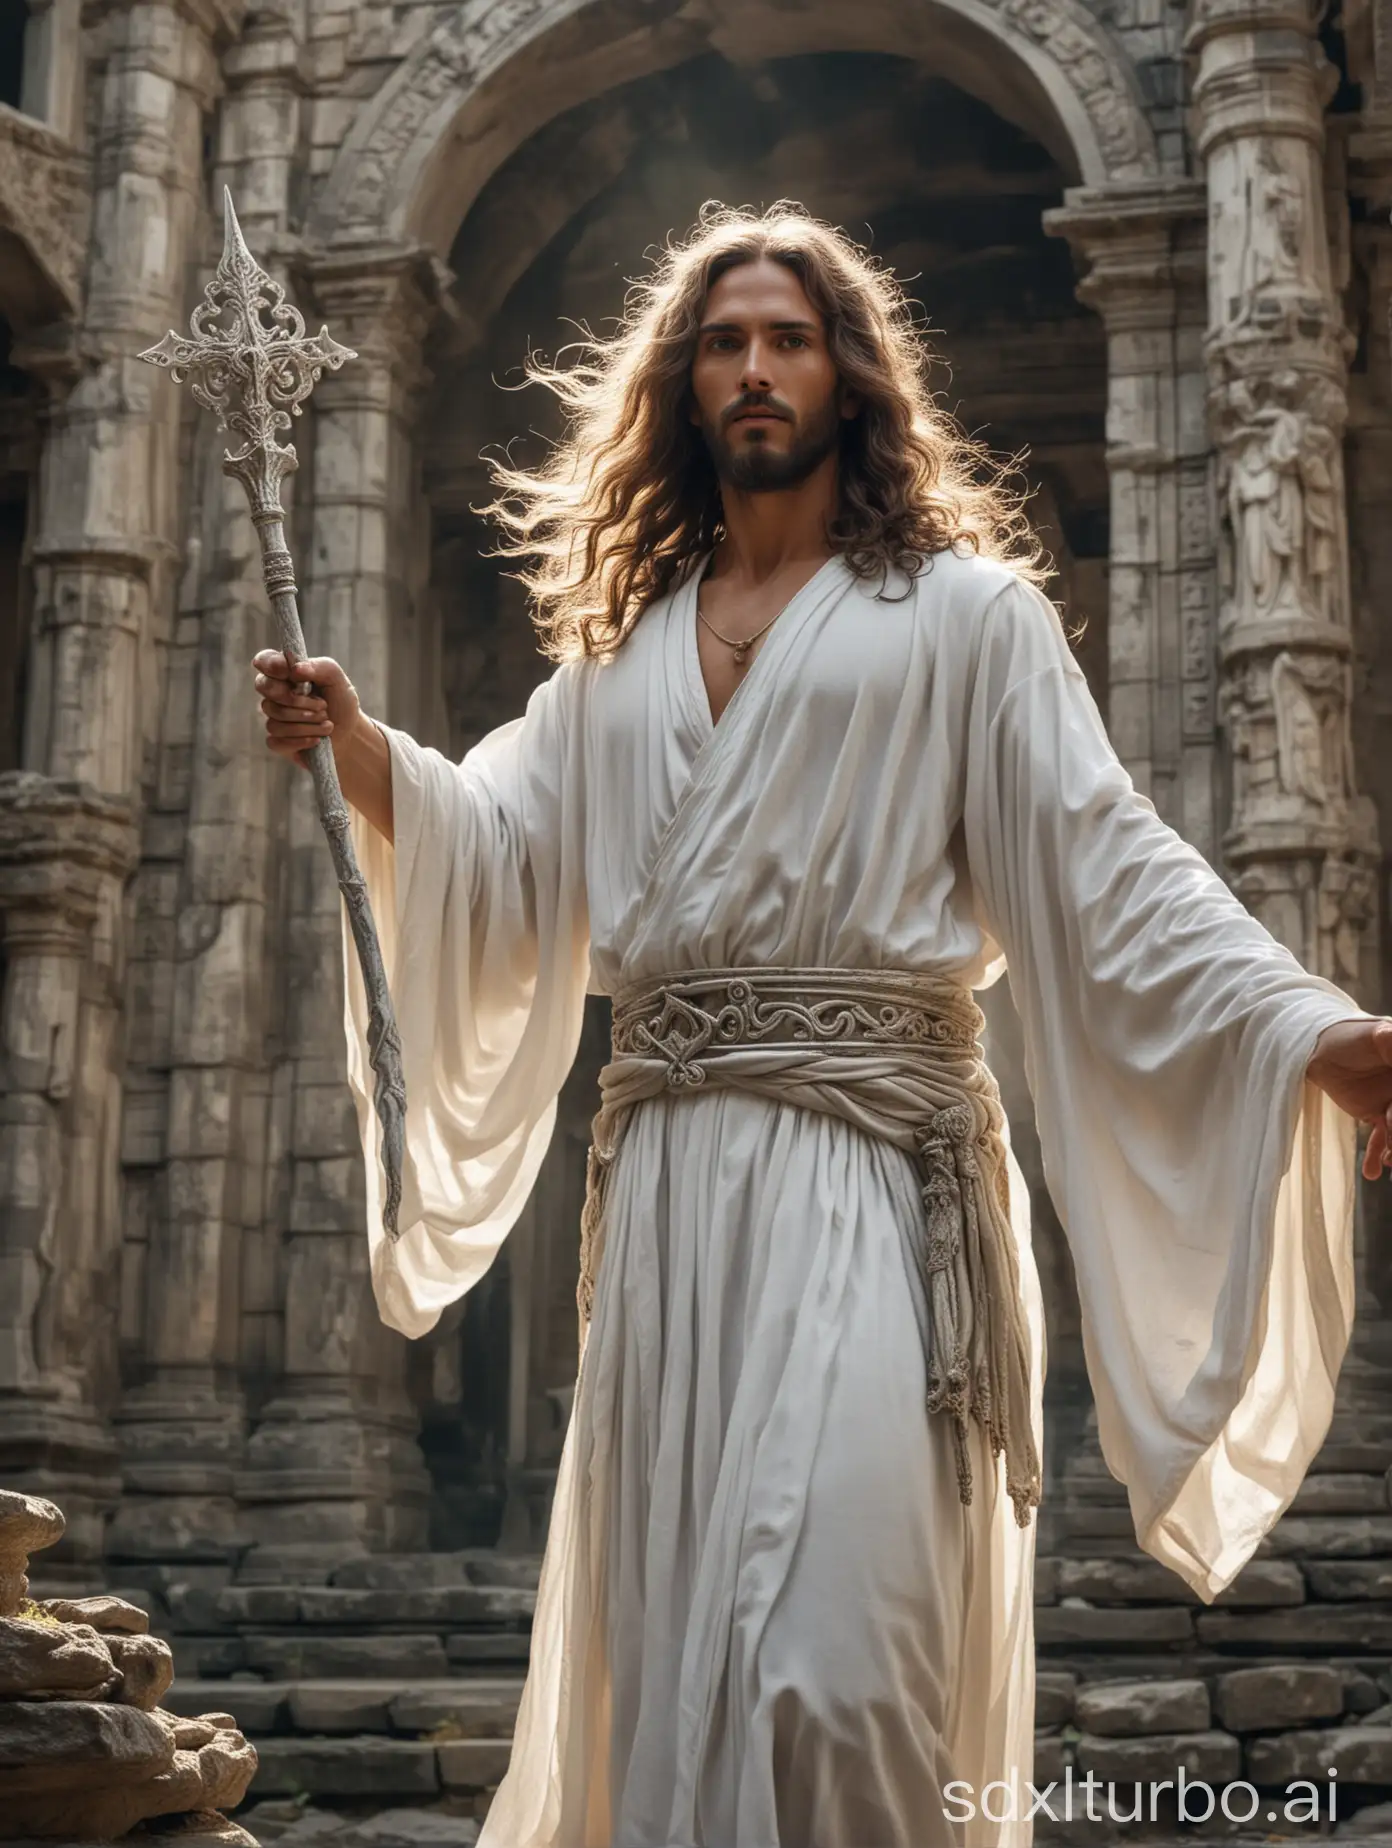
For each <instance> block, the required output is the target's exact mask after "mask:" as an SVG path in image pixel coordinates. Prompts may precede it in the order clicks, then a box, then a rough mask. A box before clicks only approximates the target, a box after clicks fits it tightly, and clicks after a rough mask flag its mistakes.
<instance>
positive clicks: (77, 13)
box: [19, 0, 84, 147]
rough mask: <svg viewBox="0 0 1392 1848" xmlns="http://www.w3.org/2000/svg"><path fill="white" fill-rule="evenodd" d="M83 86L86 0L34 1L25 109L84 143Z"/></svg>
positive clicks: (66, 136) (23, 93)
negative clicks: (84, 10)
mask: <svg viewBox="0 0 1392 1848" xmlns="http://www.w3.org/2000/svg"><path fill="white" fill-rule="evenodd" d="M83 87H84V86H83V47H82V0H29V22H28V24H27V25H26V27H25V29H24V74H23V77H22V79H21V84H20V97H19V106H20V108H21V109H22V110H23V112H24V114H25V115H31V116H35V117H37V119H38V120H39V121H40V122H46V123H47V124H48V126H49V127H50V128H51V129H52V130H53V131H54V133H55V134H59V135H61V136H62V137H63V139H64V140H65V141H70V142H72V144H73V146H74V147H80V146H81V144H82V142H83V140H84V135H83V125H82V109H83V101H84V97H83Z"/></svg>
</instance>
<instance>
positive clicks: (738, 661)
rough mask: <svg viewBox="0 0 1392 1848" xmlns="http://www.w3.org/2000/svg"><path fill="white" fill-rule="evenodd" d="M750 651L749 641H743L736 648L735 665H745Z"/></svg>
mask: <svg viewBox="0 0 1392 1848" xmlns="http://www.w3.org/2000/svg"><path fill="white" fill-rule="evenodd" d="M748 653H749V643H748V642H741V643H740V644H739V646H738V647H737V648H736V649H735V666H736V667H743V666H744V657H745V656H746V655H747V654H748Z"/></svg>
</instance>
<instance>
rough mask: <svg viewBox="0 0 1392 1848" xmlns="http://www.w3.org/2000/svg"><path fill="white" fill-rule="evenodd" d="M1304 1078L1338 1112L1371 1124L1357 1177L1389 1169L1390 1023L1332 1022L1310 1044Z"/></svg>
mask: <svg viewBox="0 0 1392 1848" xmlns="http://www.w3.org/2000/svg"><path fill="white" fill-rule="evenodd" d="M1305 1076H1306V1077H1307V1078H1308V1079H1309V1080H1310V1082H1311V1083H1312V1084H1317V1085H1318V1086H1319V1088H1320V1089H1321V1090H1322V1091H1326V1092H1328V1094H1329V1096H1330V1097H1332V1098H1333V1099H1334V1102H1335V1103H1336V1104H1337V1105H1338V1106H1339V1108H1340V1109H1341V1110H1346V1111H1347V1112H1348V1114H1349V1115H1350V1116H1351V1117H1357V1119H1358V1121H1359V1122H1360V1123H1371V1124H1372V1126H1373V1127H1372V1134H1371V1135H1370V1136H1369V1137H1368V1146H1367V1148H1366V1149H1365V1150H1364V1151H1363V1178H1364V1180H1368V1181H1375V1180H1376V1179H1377V1178H1378V1176H1379V1175H1380V1174H1381V1173H1382V1171H1383V1169H1384V1168H1385V1167H1387V1168H1392V1020H1337V1021H1335V1023H1334V1025H1333V1026H1332V1027H1326V1028H1325V1029H1324V1032H1323V1033H1321V1034H1320V1036H1319V1038H1318V1039H1317V1040H1316V1041H1315V1051H1314V1056H1313V1057H1312V1058H1311V1060H1310V1063H1309V1064H1308V1065H1307V1066H1306V1068H1305Z"/></svg>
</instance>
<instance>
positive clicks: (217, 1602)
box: [151, 1584, 536, 1636]
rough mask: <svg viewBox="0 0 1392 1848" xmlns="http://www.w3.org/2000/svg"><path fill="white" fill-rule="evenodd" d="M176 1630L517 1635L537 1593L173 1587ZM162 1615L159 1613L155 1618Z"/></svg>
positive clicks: (470, 1588)
mask: <svg viewBox="0 0 1392 1848" xmlns="http://www.w3.org/2000/svg"><path fill="white" fill-rule="evenodd" d="M162 1598H163V1604H164V1608H165V1610H166V1611H167V1612H168V1616H169V1627H170V1628H172V1629H173V1630H176V1631H180V1630H182V1631H187V1632H188V1633H189V1634H191V1635H198V1636H207V1635H211V1634H215V1633H216V1632H217V1631H219V1630H244V1629H256V1630H269V1629H277V1630H282V1629H298V1628H302V1627H309V1628H312V1629H326V1630H352V1631H358V1630H390V1631H394V1632H398V1633H399V1632H401V1631H408V1630H415V1629H422V1630H444V1629H451V1630H452V1629H467V1628H472V1627H481V1628H489V1629H498V1628H507V1629H516V1628H517V1627H518V1626H519V1625H521V1626H524V1627H525V1626H528V1625H530V1623H531V1620H532V1612H533V1610H534V1609H535V1607H536V1591H535V1589H534V1588H532V1587H528V1586H513V1585H420V1586H415V1587H413V1588H411V1589H409V1590H401V1589H398V1588H387V1589H380V1588H378V1589H373V1588H359V1587H352V1586H341V1585H225V1586H221V1587H213V1586H204V1585H196V1584H172V1585H170V1586H168V1587H167V1588H166V1589H165V1590H164V1592H163V1594H162ZM156 1614H157V1613H156V1612H155V1611H154V1610H152V1612H151V1615H152V1617H153V1616H155V1615H156Z"/></svg>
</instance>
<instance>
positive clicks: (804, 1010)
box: [576, 969, 1041, 1526]
mask: <svg viewBox="0 0 1392 1848" xmlns="http://www.w3.org/2000/svg"><path fill="white" fill-rule="evenodd" d="M984 1024H985V1021H984V1016H983V1015H982V1012H981V1009H980V1008H979V1007H978V1006H977V1005H976V1003H975V1002H974V1001H973V1000H972V998H971V993H970V991H969V990H968V989H966V988H964V987H962V985H961V984H960V983H958V982H954V981H951V980H950V979H948V978H946V977H942V976H935V975H926V974H921V973H914V972H912V971H903V972H900V971H894V970H865V971H860V972H855V971H850V970H846V969H717V970H703V971H701V972H699V973H696V974H686V975H680V976H669V977H665V978H659V979H658V980H656V981H653V980H647V981H643V982H639V983H635V984H633V985H632V986H631V987H628V988H625V989H623V990H621V991H620V992H619V993H618V994H617V995H615V997H614V1020H613V1047H614V1055H615V1056H614V1058H613V1059H612V1060H611V1062H610V1063H609V1064H608V1065H606V1066H605V1068H604V1070H603V1071H602V1072H601V1073H600V1092H601V1096H602V1098H603V1102H602V1104H601V1107H600V1110H599V1114H598V1115H597V1116H596V1117H595V1120H594V1129H593V1136H592V1141H591V1146H590V1152H589V1161H588V1165H587V1176H586V1194H585V1208H584V1213H583V1215H582V1218H581V1231H580V1281H579V1285H578V1287H577V1291H576V1299H577V1303H578V1306H579V1310H580V1344H581V1349H582V1351H583V1348H584V1344H585V1339H586V1336H587V1333H588V1329H589V1323H590V1315H591V1310H592V1307H593V1302H594V1286H595V1278H596V1275H597V1272H598V1269H599V1264H600V1261H601V1259H602V1257H603V1251H604V1219H605V1196H606V1193H607V1182H608V1176H609V1174H610V1172H611V1171H612V1169H613V1165H614V1162H615V1160H616V1159H617V1157H618V1153H619V1149H620V1147H621V1146H622V1142H623V1136H624V1131H625V1129H626V1128H627V1125H628V1122H629V1119H630V1117H631V1115H632V1112H633V1109H634V1106H635V1105H637V1104H639V1103H641V1102H642V1101H643V1100H644V1099H645V1098H649V1097H659V1096H661V1095H663V1093H665V1092H670V1093H672V1094H674V1095H681V1094H684V1093H685V1094H694V1093H695V1092H696V1091H697V1090H699V1089H702V1088H704V1087H707V1086H708V1087H710V1088H711V1089H718V1088H720V1087H727V1088H729V1089H733V1090H737V1091H747V1092H749V1093H751V1094H753V1095H755V1096H758V1097H768V1098H773V1099H775V1100H776V1101H778V1102H781V1103H785V1104H791V1105H795V1106H797V1107H799V1108H801V1109H804V1110H817V1111H821V1112H823V1113H825V1114H826V1115H828V1116H832V1117H837V1118H839V1119H840V1120H841V1121H842V1122H846V1123H852V1124H854V1125H855V1126H856V1128H858V1129H863V1130H865V1131H867V1132H868V1133H869V1134H870V1135H872V1136H879V1137H881V1138H882V1139H883V1140H884V1141H886V1142H889V1143H892V1144H893V1146H894V1147H895V1148H899V1149H903V1150H904V1151H905V1152H906V1153H907V1154H909V1155H911V1156H912V1157H913V1158H914V1160H915V1161H916V1163H917V1164H918V1165H919V1168H920V1171H921V1176H922V1188H921V1195H922V1200H923V1206H924V1215H925V1220H926V1225H925V1228H924V1239H923V1274H924V1287H925V1291H926V1294H927V1300H928V1307H929V1315H930V1323H931V1339H930V1343H929V1350H928V1356H927V1361H928V1396H927V1406H928V1410H929V1411H930V1412H941V1413H944V1414H945V1415H946V1416H948V1417H949V1418H950V1419H951V1420H952V1429H953V1447H954V1455H955V1457H956V1463H957V1488H958V1494H959V1496H960V1498H961V1500H962V1502H963V1503H964V1504H966V1503H970V1501H971V1498H972V1468H971V1460H970V1454H969V1448H968V1443H967V1430H968V1426H969V1425H970V1424H971V1423H972V1422H973V1421H974V1422H975V1423H977V1424H979V1425H980V1426H981V1429H982V1431H983V1433H984V1434H985V1436H986V1438H987V1440H988V1442H989V1444H990V1447H991V1455H992V1457H999V1456H1004V1458H1005V1479H1006V1490H1007V1493H1008V1494H1009V1496H1010V1499H1011V1502H1012V1505H1013V1506H1014V1509H1015V1518H1016V1520H1017V1521H1018V1522H1019V1524H1020V1525H1021V1526H1024V1525H1025V1524H1026V1523H1027V1522H1028V1520H1029V1518H1030V1511H1031V1509H1033V1508H1036V1507H1037V1506H1038V1505H1039V1497H1040V1488H1041V1484H1040V1470H1039V1453H1038V1449H1037V1447H1036V1445H1035V1441H1034V1433H1033V1430H1032V1428H1031V1418H1030V1373H1031V1356H1030V1343H1029V1334H1028V1331H1027V1329H1026V1326H1025V1318H1024V1313H1023V1310H1022V1308H1021V1302H1020V1277H1019V1267H1018V1265H1017V1263H1016V1259H1015V1246H1014V1236H1013V1234H1012V1231H1011V1226H1010V1187H1009V1181H1008V1178H1007V1174H1006V1166H1005V1150H1004V1146H1003V1144H1002V1141H1001V1128H1002V1123H1003V1120H1004V1119H1003V1112H1002V1110H1001V1102H1000V1092H999V1090H998V1088H997V1086H996V1082H995V1079H994V1078H993V1077H992V1076H991V1074H990V1072H989V1071H988V1070H987V1068H986V1064H985V1061H984V1060H983V1058H982V1056H981V1049H980V1047H979V1045H978V1044H977V1038H978V1035H979V1034H980V1032H981V1029H982V1027H983V1026H984Z"/></svg>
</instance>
